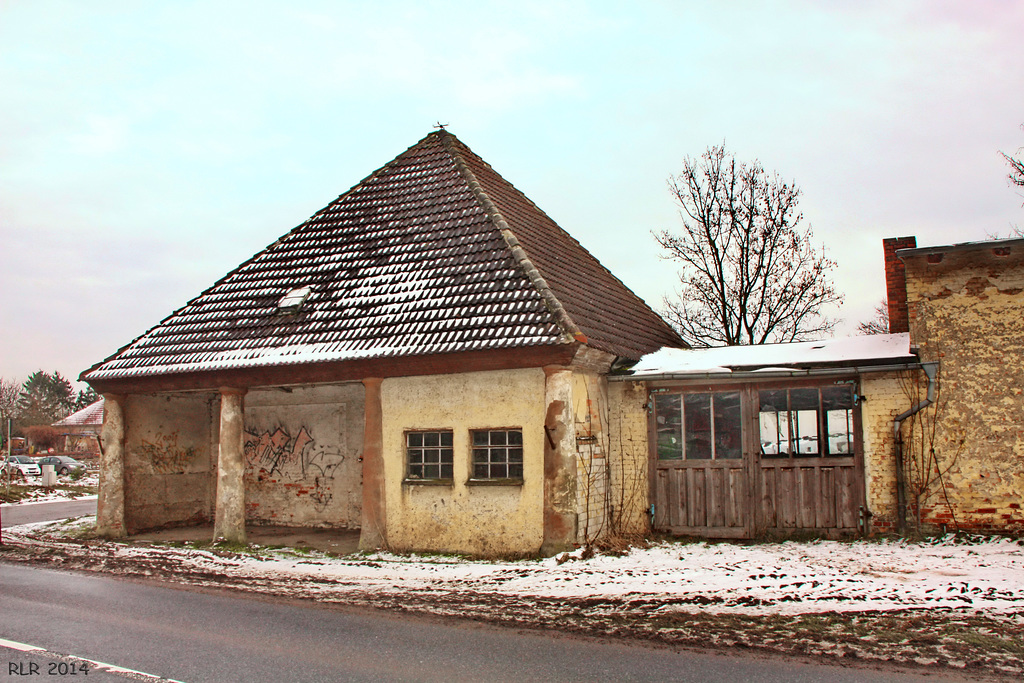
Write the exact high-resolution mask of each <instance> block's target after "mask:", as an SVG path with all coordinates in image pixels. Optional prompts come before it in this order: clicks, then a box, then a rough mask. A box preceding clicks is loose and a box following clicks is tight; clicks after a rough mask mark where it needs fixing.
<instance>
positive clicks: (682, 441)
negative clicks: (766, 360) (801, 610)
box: [651, 386, 745, 462]
mask: <svg viewBox="0 0 1024 683" xmlns="http://www.w3.org/2000/svg"><path fill="white" fill-rule="evenodd" d="M673 396H674V397H678V411H679V424H678V428H679V432H678V436H679V448H678V453H679V456H678V457H669V458H662V457H661V452H662V447H663V444H662V439H661V436H662V434H663V433H664V434H668V430H667V429H663V428H662V427H661V424H660V423H659V422H658V419H659V417H660V415H659V412H658V403H659V400H658V399H659V398H661V397H666V398H667V397H673ZM702 396H707V404H706V408H707V415H706V419H707V428H706V429H702V430H700V431H699V433H700V434H703V435H705V436H706V437H707V438H706V439H705V441H706V444H707V448H708V451H707V452H708V457H699V456H690V455H689V452H690V449H691V443H694V444H695V443H696V442H697V440H698V438H697V433H695V432H693V431H692V430H690V429H689V428H690V427H692V426H693V424H694V422H695V421H696V416H694V417H692V418H691V415H690V412H689V411H690V410H692V409H694V408H691V406H693V405H694V404H695V403H696V402H697V401H696V400H689V399H697V398H698V397H702ZM727 396H728V399H727ZM726 400H735V401H736V403H735V405H734V406H732V407H733V408H734V412H735V414H734V415H732V417H733V419H734V420H735V429H730V430H720V429H719V426H720V420H719V418H720V417H722V418H724V415H723V414H722V412H720V410H719V408H718V405H719V401H726ZM744 402H745V399H744V392H743V391H742V389H741V388H738V387H734V386H729V387H721V388H719V387H706V386H701V387H687V388H680V389H671V390H662V391H659V392H658V393H655V394H653V396H652V402H651V410H652V412H653V415H654V423H655V425H654V432H655V443H654V448H655V453H656V455H657V457H658V459H659V460H666V461H682V462H721V461H730V462H738V461H741V460H743V451H744V448H743V438H744V434H743V431H744V430H743V414H744ZM726 407H729V406H728V403H727V404H726ZM701 408H703V406H698V407H697V408H695V410H701ZM734 432H738V433H734ZM720 435H721V436H720ZM725 435H729V436H730V438H734V439H735V443H733V444H732V445H731V446H728V447H726V446H725V444H724V443H723V442H722V438H721V437H722V436H725ZM727 449H728V450H731V451H734V452H735V453H736V454H735V455H733V456H723V455H720V451H722V452H724V451H725V450H727Z"/></svg>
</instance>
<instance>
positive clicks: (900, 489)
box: [892, 362, 939, 534]
mask: <svg viewBox="0 0 1024 683" xmlns="http://www.w3.org/2000/svg"><path fill="white" fill-rule="evenodd" d="M921 368H922V369H923V370H924V374H925V375H927V376H928V395H927V396H926V397H925V399H924V400H923V401H921V402H920V403H918V404H917V405H916V406H914V407H913V408H911V409H910V410H907V411H904V412H902V413H900V414H899V415H897V416H896V417H895V419H893V424H892V431H893V437H894V438H895V444H896V529H897V530H898V531H899V532H900V533H901V534H903V533H904V532H906V530H907V482H906V477H905V473H904V471H903V434H902V432H901V431H900V430H901V428H902V427H903V421H904V420H906V419H907V418H908V417H911V416H913V415H916V414H917V413H919V412H921V411H922V410H924V409H925V408H927V407H928V406H930V405H931V404H932V403H933V402H934V401H935V376H936V374H937V373H938V371H939V364H938V363H935V362H932V363H921Z"/></svg>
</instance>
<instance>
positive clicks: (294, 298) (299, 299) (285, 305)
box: [277, 285, 313, 315]
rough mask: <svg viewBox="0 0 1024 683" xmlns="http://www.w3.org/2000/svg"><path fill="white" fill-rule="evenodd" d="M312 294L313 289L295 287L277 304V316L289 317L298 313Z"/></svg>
mask: <svg viewBox="0 0 1024 683" xmlns="http://www.w3.org/2000/svg"><path fill="white" fill-rule="evenodd" d="M312 292H313V288H312V287H309V286H308V285H307V286H305V287H296V288H295V289H293V290H291V291H290V292H288V293H287V294H285V295H284V296H283V297H281V299H280V300H279V301H278V302H277V313H278V315H291V314H293V313H298V312H299V311H300V310H301V309H302V305H303V304H304V303H306V299H308V298H309V295H310V294H312Z"/></svg>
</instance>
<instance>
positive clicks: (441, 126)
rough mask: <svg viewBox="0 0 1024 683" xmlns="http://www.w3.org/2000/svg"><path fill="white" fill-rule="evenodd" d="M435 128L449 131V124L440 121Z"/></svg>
mask: <svg viewBox="0 0 1024 683" xmlns="http://www.w3.org/2000/svg"><path fill="white" fill-rule="evenodd" d="M434 128H437V129H438V130H448V124H447V123H441V122H440V121H438V122H437V123H435V124H434Z"/></svg>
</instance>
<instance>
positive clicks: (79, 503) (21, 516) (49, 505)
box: [0, 496, 96, 529]
mask: <svg viewBox="0 0 1024 683" xmlns="http://www.w3.org/2000/svg"><path fill="white" fill-rule="evenodd" d="M95 514H96V496H90V497H88V498H84V499H81V498H80V499H78V500H55V501H50V502H46V503H5V504H3V505H0V523H2V524H3V528H4V529H6V528H7V527H9V526H17V525H19V524H32V523H34V522H50V521H52V520H55V519H68V518H69V517H80V516H82V515H95Z"/></svg>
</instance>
